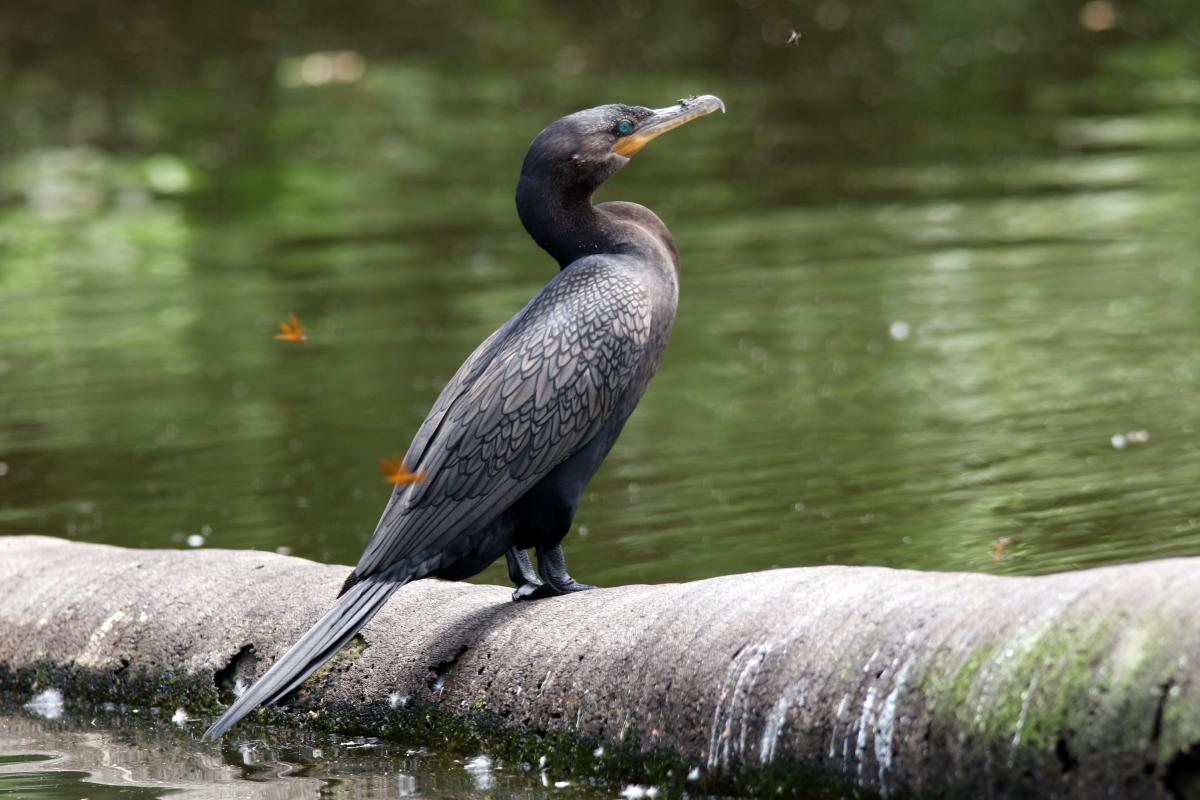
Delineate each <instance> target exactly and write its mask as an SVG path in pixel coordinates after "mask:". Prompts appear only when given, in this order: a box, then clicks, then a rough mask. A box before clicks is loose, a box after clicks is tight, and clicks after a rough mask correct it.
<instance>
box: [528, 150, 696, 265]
mask: <svg viewBox="0 0 1200 800" xmlns="http://www.w3.org/2000/svg"><path fill="white" fill-rule="evenodd" d="M593 191H594V189H592V188H590V187H575V186H564V185H562V184H560V183H558V182H557V181H555V180H554V179H553V178H551V177H548V176H544V175H537V174H529V173H526V174H523V175H521V180H520V182H519V183H518V184H517V213H518V214H519V215H520V217H521V223H522V224H523V225H524V226H525V230H527V231H528V232H529V235H530V236H532V237H533V240H534V241H535V242H537V243H538V246H539V247H541V248H542V249H543V250H545V251H546V252H547V253H549V254H550V255H551V256H552V257H553V258H554V260H555V261H557V262H558V266H559V269H564V268H566V266H567V265H568V264H570V263H572V262H573V261H576V260H578V259H580V258H583V257H584V256H589V255H595V254H598V253H636V254H643V255H651V254H653V255H655V256H660V255H662V256H665V257H666V258H667V259H668V260H670V261H673V262H674V266H676V267H678V256H677V255H676V253H675V246H674V243H673V242H671V237H670V234H669V233H668V232H667V229H666V226H665V225H663V224H662V222H661V221H659V219H658V217H656V216H654V214H653V213H652V212H650V211H649V210H648V209H645V208H642V207H641V206H635V205H633V204H632V203H603V204H601V205H600V206H595V205H593V204H592V193H593ZM631 209H637V210H639V211H640V212H641V213H640V214H637V213H630V210H631ZM639 217H644V219H639Z"/></svg>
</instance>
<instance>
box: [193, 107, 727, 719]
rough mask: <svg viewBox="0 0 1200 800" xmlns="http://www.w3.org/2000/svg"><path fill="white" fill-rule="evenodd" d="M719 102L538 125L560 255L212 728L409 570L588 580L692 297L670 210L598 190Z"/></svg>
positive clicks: (462, 370)
mask: <svg viewBox="0 0 1200 800" xmlns="http://www.w3.org/2000/svg"><path fill="white" fill-rule="evenodd" d="M717 109H720V110H722V111H724V110H725V106H724V104H723V103H722V102H721V101H720V100H719V99H718V98H716V97H713V96H711V95H704V96H701V97H691V98H688V99H686V100H681V101H679V102H678V103H677V104H676V105H673V106H670V107H668V108H660V109H650V108H644V107H642V106H628V105H605V106H598V107H596V108H591V109H587V110H585V111H579V112H577V113H575V114H570V115H568V116H565V117H563V118H561V119H559V120H557V121H555V122H554V123H552V124H550V125H549V126H548V127H547V128H546V129H545V130H543V131H542V132H541V133H539V134H538V135H537V137H536V138H535V139H534V140H533V143H532V144H531V145H530V147H529V152H528V153H527V154H526V156H525V163H524V165H523V167H522V169H521V178H520V181H519V183H518V184H517V211H518V213H519V215H520V217H521V222H522V223H523V224H524V226H525V229H526V230H527V231H528V232H529V235H530V236H532V237H533V239H534V241H536V242H537V243H538V245H539V246H541V247H542V248H543V249H544V250H546V252H548V253H549V254H550V255H551V256H553V257H554V259H555V260H556V261H558V264H559V267H560V268H561V271H560V272H559V274H558V275H557V276H555V278H554V279H553V280H551V281H550V283H548V284H547V285H546V287H545V288H544V289H543V290H542V291H541V292H540V293H539V294H538V295H537V297H535V298H533V299H532V300H531V301H529V304H528V305H526V306H525V307H524V308H523V309H521V310H520V311H519V312H517V314H516V316H514V317H513V318H512V319H510V320H509V321H508V322H506V323H505V324H504V325H503V326H501V327H500V329H499V330H497V331H496V332H495V333H493V334H492V335H491V336H489V337H488V338H487V339H486V340H485V341H484V342H483V344H481V345H479V347H478V348H477V349H476V350H475V352H474V353H472V354H471V356H470V357H469V358H468V359H467V360H466V362H465V363H464V364H463V365H462V366H461V367H459V369H458V372H457V373H455V375H454V377H453V378H451V379H450V382H449V383H448V384H446V387H445V388H444V389H443V390H442V393H441V395H439V396H438V399H437V402H435V403H434V405H433V408H432V410H430V412H429V416H428V417H426V418H425V422H424V423H423V424H422V425H421V428H420V429H419V430H418V431H417V435H416V436H415V437H414V439H413V442H412V445H411V446H410V447H409V449H408V452H407V454H406V455H405V456H404V465H405V467H406V468H407V469H408V470H411V471H412V472H413V473H414V475H420V476H423V477H422V478H421V479H420V480H416V481H413V482H409V483H407V484H406V485H397V486H396V488H395V490H394V491H393V493H392V497H391V499H390V500H389V502H388V504H387V507H386V508H384V511H383V516H382V517H381V518H380V520H379V524H378V525H377V526H376V528H375V533H374V534H373V535H372V537H371V540H370V542H369V543H368V544H367V548H366V550H365V551H364V552H363V554H362V558H360V559H359V562H358V565H357V566H356V567H355V568H354V571H353V572H351V573H350V576H349V577H348V578H347V579H346V583H345V585H344V586H343V587H342V590H341V593H340V594H339V596H338V601H337V603H336V605H334V607H333V609H332V610H330V611H329V612H328V613H327V614H326V615H325V616H324V617H322V618H321V619H320V620H319V621H318V622H317V623H316V624H315V625H313V627H312V628H311V629H310V630H309V631H308V632H307V633H305V634H304V635H303V636H301V637H300V639H299V641H297V642H296V643H295V644H294V645H292V647H291V649H289V650H288V651H287V652H286V653H284V654H283V655H282V656H281V657H280V658H279V660H278V661H276V662H275V663H274V664H273V665H272V666H271V668H270V669H269V670H267V672H266V674H265V675H263V676H262V678H260V679H259V680H258V681H257V682H256V683H255V684H254V685H253V686H251V687H250V688H249V689H248V690H247V691H246V692H245V693H243V694H242V696H241V697H239V698H237V700H236V701H235V702H234V703H233V705H231V706H230V707H229V708H228V709H227V710H226V711H225V713H224V714H223V715H222V716H221V718H220V719H218V720H217V721H216V722H215V723H214V724H213V725H212V727H210V728H209V729H208V730H207V731H206V732H205V734H204V735H205V738H208V739H215V738H217V737H219V736H221V735H222V734H223V733H225V732H226V731H227V730H229V729H230V728H231V727H232V726H233V725H235V724H236V723H237V722H238V720H240V719H241V718H242V717H244V716H245V715H246V714H249V713H250V712H251V711H253V710H254V709H255V708H256V707H258V706H259V705H263V704H268V703H272V702H274V701H276V700H279V699H281V698H283V697H284V696H286V695H287V694H289V693H290V692H292V691H293V690H295V689H296V688H297V687H298V686H300V684H301V683H303V682H304V680H305V679H306V678H308V676H309V675H311V674H312V673H313V672H315V671H316V670H317V669H318V668H319V667H320V666H321V665H322V664H324V663H325V662H326V661H328V660H329V659H330V658H332V657H333V655H334V654H335V653H337V651H338V650H340V649H341V648H342V647H343V646H344V645H345V644H346V643H347V642H349V641H350V639H351V638H352V637H353V636H354V634H356V633H357V632H358V631H359V630H360V629H361V628H362V627H363V626H364V625H366V624H367V622H368V621H369V620H370V619H371V617H373V616H374V615H375V614H376V612H378V611H379V609H380V608H382V606H383V604H384V603H385V602H386V601H387V599H388V598H389V597H390V596H391V595H392V593H393V592H395V591H396V590H397V589H399V588H400V587H401V586H404V585H405V584H406V583H409V582H410V581H415V580H418V579H420V578H425V577H429V576H433V577H437V578H444V579H446V580H461V579H463V578H468V577H470V576H471V575H474V574H476V573H478V572H479V571H481V570H483V569H484V568H485V567H487V566H488V565H489V564H491V563H492V562H493V561H495V560H496V559H497V558H499V557H500V556H501V555H504V556H506V558H507V560H508V574H509V576H510V578H511V579H512V580H513V582H514V583H515V584H516V586H517V589H516V591H515V592H513V599H514V600H530V599H536V598H541V597H549V596H553V595H561V594H566V593H568V592H577V591H580V590H583V589H590V588H591V587H590V586H587V585H585V584H581V583H577V582H576V581H575V579H574V578H572V577H571V576H570V575H569V574H568V573H567V564H566V560H565V559H564V557H563V551H562V540H563V538H564V537H565V536H566V535H567V532H568V531H569V530H570V528H571V521H572V520H573V519H574V516H575V509H576V507H577V506H578V505H579V499H580V497H581V496H582V494H583V489H584V487H585V486H587V483H588V481H590V480H591V478H592V475H594V474H595V472H596V470H597V469H598V468H599V467H600V462H602V461H603V460H604V457H605V456H606V455H607V454H608V451H609V449H610V448H611V447H612V446H613V443H614V442H615V441H616V438H617V435H618V434H619V433H620V432H621V427H622V426H623V425H624V424H625V420H626V419H627V418H628V417H629V415H630V413H631V412H632V411H633V408H634V406H636V405H637V402H638V400H639V399H640V398H641V396H642V394H643V392H645V390H646V386H647V385H648V384H649V382H650V378H651V377H652V376H653V375H654V372H655V370H656V369H657V368H658V363H659V360H660V358H661V357H662V352H663V348H664V347H665V346H666V343H667V336H668V335H669V334H670V331H671V324H672V322H673V321H674V319H675V307H676V304H677V301H678V297H679V253H678V251H677V250H676V249H675V243H674V242H673V241H672V239H671V234H670V232H669V231H668V230H667V226H666V225H664V224H663V223H662V220H660V219H659V218H658V217H657V216H655V214H654V213H653V212H652V211H650V210H649V209H647V208H645V207H643V206H640V205H637V204H635V203H624V202H609V203H601V204H599V205H592V193H593V192H595V191H596V189H597V188H598V187H599V186H600V184H602V183H603V182H604V181H605V180H606V179H607V178H609V177H610V176H611V175H613V174H614V173H615V172H616V171H617V170H619V169H620V168H621V167H623V166H625V165H626V164H627V163H629V159H630V158H631V157H632V156H633V155H634V154H635V153H637V152H638V151H639V150H641V149H642V148H643V147H644V146H645V145H646V143H647V142H649V141H650V140H651V139H653V138H655V137H656V136H658V135H659V134H662V133H665V132H666V131H669V130H671V129H673V128H676V127H679V126H680V125H683V124H684V123H686V122H689V121H690V120H693V119H695V118H697V117H700V116H703V115H705V114H710V113H712V112H713V111H716V110H717ZM529 548H534V549H535V550H536V552H537V559H538V570H537V572H534V569H533V565H532V563H531V562H530V559H529V556H528V555H527V554H526V552H525V551H526V550H527V549H529ZM539 573H540V575H541V578H540V580H539V577H538V574H539Z"/></svg>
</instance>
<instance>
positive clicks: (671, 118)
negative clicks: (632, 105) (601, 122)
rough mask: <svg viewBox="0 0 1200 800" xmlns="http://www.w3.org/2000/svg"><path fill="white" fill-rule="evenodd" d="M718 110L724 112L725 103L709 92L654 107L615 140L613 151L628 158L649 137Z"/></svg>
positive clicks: (645, 143) (644, 143) (638, 149)
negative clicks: (628, 132) (627, 131)
mask: <svg viewBox="0 0 1200 800" xmlns="http://www.w3.org/2000/svg"><path fill="white" fill-rule="evenodd" d="M718 110H719V111H721V113H724V112H725V104H724V103H722V102H721V98H719V97H715V96H713V95H711V94H702V95H699V96H697V97H689V98H687V99H685V100H680V101H679V102H678V103H676V104H675V105H673V106H668V107H666V108H656V109H654V114H653V115H652V116H649V117H647V118H646V119H645V120H643V121H642V123H641V125H640V126H638V129H637V130H636V131H634V132H633V133H631V134H629V135H628V136H623V137H621V138H620V139H618V140H617V143H616V144H615V145H613V152H614V153H616V154H617V155H619V156H625V157H626V158H629V157H630V156H632V155H633V154H635V153H637V152H638V151H640V150H641V149H642V148H643V147H645V146H646V145H647V144H649V143H650V140H651V139H653V138H655V137H657V136H660V135H662V134H664V133H666V132H667V131H670V130H674V129H675V128H678V127H679V126H680V125H683V124H684V123H687V122H691V121H692V120H694V119H697V118H699V117H703V116H705V115H706V114H711V113H713V112H714V111H718Z"/></svg>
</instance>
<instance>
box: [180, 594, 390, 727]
mask: <svg viewBox="0 0 1200 800" xmlns="http://www.w3.org/2000/svg"><path fill="white" fill-rule="evenodd" d="M406 583H408V580H407V579H405V580H395V579H394V578H393V579H391V580H388V579H384V578H383V577H382V576H380V578H379V579H371V578H368V579H366V580H363V581H362V582H361V583H357V584H355V585H354V586H352V587H351V588H350V589H349V590H347V591H346V593H345V594H343V595H342V596H341V597H340V598H338V602H337V605H335V606H334V607H333V608H332V609H330V610H329V613H327V614H326V615H325V616H323V617H321V619H320V620H318V621H317V623H316V624H315V625H313V626H312V627H311V628H310V629H309V630H308V633H306V634H304V635H303V636H301V637H300V639H299V641H297V642H296V643H295V644H294V645H292V646H291V648H290V649H289V650H288V651H287V652H286V653H284V654H283V655H282V656H281V657H280V658H279V660H278V661H276V662H275V663H274V664H272V665H271V668H270V669H269V670H267V672H266V674H264V675H263V676H262V677H261V678H259V679H258V681H257V682H256V683H255V684H254V685H253V686H251V687H250V688H249V689H247V690H246V691H245V692H244V693H243V694H242V696H241V697H239V698H238V699H237V700H235V701H234V703H233V705H231V706H230V707H229V708H228V709H226V710H225V713H224V714H222V715H221V718H220V719H218V720H217V721H216V722H214V723H213V724H212V727H210V728H209V729H208V730H207V731H205V732H204V738H205V739H216V738H218V737H220V736H221V735H222V734H224V733H225V732H226V731H227V730H229V729H230V728H232V727H233V726H234V725H236V724H237V723H238V721H239V720H241V718H242V717H244V716H246V715H247V714H249V713H250V712H251V711H253V710H254V709H256V708H258V707H259V706H260V705H267V704H270V703H274V702H275V701H276V700H279V699H280V698H282V697H283V696H284V695H286V694H288V693H289V692H291V691H293V690H294V689H295V688H296V687H298V686H299V685H300V684H302V683H304V681H305V679H306V678H308V676H309V675H312V674H313V673H314V672H316V671H317V670H318V669H320V668H321V665H323V664H324V663H325V662H326V661H328V660H329V659H331V658H333V656H334V655H335V654H336V653H337V652H338V651H339V650H341V649H342V647H344V646H345V645H346V643H347V642H349V641H350V639H351V638H353V637H354V634H356V633H358V632H359V631H360V630H362V627H363V626H364V625H366V624H367V623H368V622H370V620H371V618H372V617H374V616H375V614H376V613H378V612H379V609H381V608H383V604H384V603H386V602H387V600H388V598H389V597H391V596H392V593H393V592H395V591H396V590H397V589H399V588H400V587H401V586H403V585H404V584H406Z"/></svg>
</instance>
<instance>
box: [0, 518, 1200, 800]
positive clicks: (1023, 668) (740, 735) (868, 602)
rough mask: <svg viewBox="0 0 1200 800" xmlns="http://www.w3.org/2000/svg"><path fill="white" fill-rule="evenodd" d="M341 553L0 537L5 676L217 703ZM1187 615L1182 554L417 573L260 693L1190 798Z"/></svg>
mask: <svg viewBox="0 0 1200 800" xmlns="http://www.w3.org/2000/svg"><path fill="white" fill-rule="evenodd" d="M346 572H347V568H346V567H338V566H326V565H320V564H314V563H311V562H308V561H304V560H301V559H297V558H287V557H283V556H278V555H273V554H267V553H259V552H246V551H223V550H199V551H188V552H176V551H145V550H126V549H121V548H115V547H105V546H99V545H88V544H77V543H69V542H64V541H61V540H56V539H49V538H43V537H7V538H0V683H2V684H3V688H4V689H5V691H7V692H8V693H10V694H22V693H26V694H27V693H31V692H32V691H33V690H34V689H35V688H37V687H36V686H35V684H39V685H45V684H46V683H47V682H50V681H55V682H57V684H58V685H59V686H60V688H64V689H65V690H67V691H68V692H69V693H74V695H75V696H76V697H80V696H83V697H85V698H89V699H92V700H96V701H99V700H108V699H113V698H114V697H115V696H120V697H121V698H122V699H124V700H127V701H128V700H130V699H134V700H138V701H141V702H145V703H147V704H150V703H154V704H158V705H167V704H169V703H176V702H178V703H182V704H185V705H190V706H191V707H192V708H193V709H195V708H197V707H201V708H206V709H208V710H210V711H211V710H215V708H216V706H217V702H218V701H217V697H218V692H217V689H216V688H215V686H216V685H217V684H224V685H226V686H228V685H232V684H235V683H236V682H238V681H242V682H249V681H250V680H252V679H253V677H254V676H255V675H257V674H260V673H261V672H262V671H263V670H264V669H265V667H266V665H267V664H269V663H270V662H271V661H272V660H273V659H274V658H275V657H277V656H278V655H279V654H280V653H281V652H282V651H283V650H284V649H285V648H286V647H287V646H288V645H289V644H291V642H292V641H293V640H295V638H296V637H297V636H298V635H299V634H300V633H302V632H303V631H304V630H305V629H306V628H307V627H308V626H309V624H310V623H311V622H312V621H313V620H315V619H316V618H317V617H318V616H319V615H320V614H321V613H322V612H324V611H325V610H326V609H327V607H328V606H329V604H330V603H331V601H332V600H333V598H334V596H335V594H336V593H337V589H338V587H339V586H340V584H341V582H342V579H343V578H344V577H345V575H346ZM1198 611H1200V559H1174V560H1164V561H1153V562H1147V563H1141V564H1128V565H1123V566H1115V567H1106V568H1101V569H1091V570H1086V571H1081V572H1071V573H1065V574H1059V575H1048V576H1042V577H995V576H988V575H978V574H948V573H926V572H910V571H900V570H890V569H877V568H863V567H817V568H808V569H781V570H774V571H770V572H761V573H754V574H748V575H730V576H727V577H722V578H713V579H711V580H704V581H696V582H693V583H685V584H668V585H660V586H623V587H619V588H614V589H605V590H600V591H593V592H586V593H583V594H579V595H574V596H570V597H564V598H556V599H551V600H543V601H539V602H536V603H530V604H514V603H511V602H509V590H508V589H505V588H502V587H496V586H475V585H468V584H452V583H443V582H438V581H421V582H419V583H416V584H413V585H411V586H408V587H405V588H404V589H403V590H402V591H401V592H400V593H398V594H397V595H396V597H395V598H393V600H392V601H391V602H390V603H389V604H388V606H387V607H386V608H385V609H384V611H383V612H382V613H381V614H380V615H379V616H378V617H377V618H376V619H375V620H374V621H373V622H372V623H371V624H370V625H368V626H367V628H366V629H365V630H364V631H363V634H362V640H361V641H360V642H358V643H357V644H352V646H351V647H350V648H349V649H348V651H347V652H346V653H345V654H343V655H342V656H341V657H339V658H338V659H336V660H335V661H334V662H333V665H332V666H331V668H328V669H326V670H324V671H322V672H321V673H318V674H317V675H316V676H314V677H313V678H312V679H310V681H309V682H308V684H306V686H305V687H304V688H303V689H302V690H301V691H300V692H299V693H298V695H297V696H296V697H295V698H294V699H293V701H292V702H291V704H290V706H289V707H288V710H287V711H283V712H278V713H279V714H280V715H281V716H280V717H279V718H280V719H282V720H285V721H291V722H293V723H296V724H301V723H303V724H318V725H323V726H326V727H329V728H331V729H337V730H345V731H356V732H361V731H363V730H371V731H375V732H380V733H383V734H384V735H390V736H399V737H403V736H416V737H421V736H425V737H428V736H432V735H437V736H447V737H450V738H451V739H453V738H457V737H459V736H464V737H478V736H483V737H485V739H486V740H488V741H489V742H490V744H489V746H493V747H496V748H507V752H508V753H509V755H521V754H523V757H527V758H529V759H530V760H536V758H537V757H538V755H548V756H549V758H550V759H551V763H552V764H555V765H556V766H557V767H558V768H559V769H562V768H570V769H575V770H579V769H591V770H597V771H607V772H609V773H619V774H622V775H623V776H624V777H629V778H632V779H635V780H638V779H640V780H643V781H645V780H653V781H657V782H660V783H673V784H675V785H677V786H679V787H681V788H682V787H689V786H691V785H692V784H689V782H688V780H689V779H688V777H687V776H688V775H689V773H690V778H691V780H692V781H697V782H698V783H697V784H696V788H702V789H707V790H723V791H740V792H754V793H761V794H776V793H777V792H778V791H779V790H780V789H781V788H782V790H783V792H784V793H792V792H799V793H804V792H807V793H809V794H812V793H813V790H814V789H816V790H817V792H818V793H820V792H824V793H828V794H837V793H839V792H843V791H845V790H846V789H847V788H851V787H857V788H859V789H861V790H865V791H866V792H869V793H878V794H883V795H889V794H897V793H904V794H915V795H918V796H923V795H952V796H967V795H970V796H980V797H982V796H990V797H1080V798H1083V797H1087V798H1094V797H1131V798H1132V797H1153V798H1172V797H1174V798H1179V797H1198V796H1200V613H1198ZM231 736H233V737H235V738H236V736H237V731H236V730H235V731H234V732H233V733H232V734H231ZM439 743H440V741H439ZM602 751H603V755H598V754H600V753H601V752H602Z"/></svg>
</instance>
